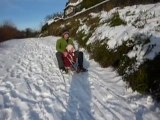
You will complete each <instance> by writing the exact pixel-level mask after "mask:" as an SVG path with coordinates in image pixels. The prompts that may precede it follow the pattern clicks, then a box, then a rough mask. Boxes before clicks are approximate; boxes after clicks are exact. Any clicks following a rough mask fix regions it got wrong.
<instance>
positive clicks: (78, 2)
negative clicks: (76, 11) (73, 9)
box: [66, 0, 83, 7]
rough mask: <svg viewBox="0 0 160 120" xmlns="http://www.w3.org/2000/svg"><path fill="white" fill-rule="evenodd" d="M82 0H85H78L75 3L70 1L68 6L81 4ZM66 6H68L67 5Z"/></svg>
mask: <svg viewBox="0 0 160 120" xmlns="http://www.w3.org/2000/svg"><path fill="white" fill-rule="evenodd" d="M81 2H83V0H77V2H75V3H71V2H70V3H69V4H68V5H67V6H77V5H79V4H80V3H81ZM67 6H66V7H67Z"/></svg>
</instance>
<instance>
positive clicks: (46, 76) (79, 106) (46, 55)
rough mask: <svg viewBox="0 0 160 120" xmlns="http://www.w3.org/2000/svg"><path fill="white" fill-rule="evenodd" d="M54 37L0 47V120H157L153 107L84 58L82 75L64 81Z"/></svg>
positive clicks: (109, 71)
mask: <svg viewBox="0 0 160 120" xmlns="http://www.w3.org/2000/svg"><path fill="white" fill-rule="evenodd" d="M56 39H57V38H56V37H46V38H37V39H36V38H33V39H31V38H30V39H24V40H12V41H8V42H4V43H2V44H0V120H143V119H144V120H151V119H152V120H159V119H160V110H159V104H157V103H154V102H152V100H151V99H149V98H150V97H147V96H146V97H144V96H141V95H140V94H138V93H136V92H134V93H133V92H132V91H131V90H129V89H126V85H125V83H124V82H123V81H122V78H121V77H120V76H118V75H117V73H116V72H115V71H114V70H113V69H112V68H106V69H104V68H101V67H100V66H99V65H98V64H97V63H95V62H94V61H93V60H89V56H88V55H87V53H85V51H84V53H85V62H84V65H85V67H87V69H88V70H89V71H88V72H87V73H80V74H77V73H74V74H73V75H64V77H65V79H64V78H63V76H62V75H61V73H60V72H59V69H58V67H57V61H56V58H55V52H56V50H55V43H56Z"/></svg>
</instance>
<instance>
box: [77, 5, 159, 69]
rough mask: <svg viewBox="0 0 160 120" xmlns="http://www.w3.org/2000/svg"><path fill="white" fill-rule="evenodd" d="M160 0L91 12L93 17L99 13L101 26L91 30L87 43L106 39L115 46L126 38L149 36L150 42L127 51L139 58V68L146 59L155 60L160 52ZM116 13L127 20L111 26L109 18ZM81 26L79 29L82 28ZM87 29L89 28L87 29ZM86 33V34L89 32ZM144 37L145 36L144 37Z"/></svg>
mask: <svg viewBox="0 0 160 120" xmlns="http://www.w3.org/2000/svg"><path fill="white" fill-rule="evenodd" d="M159 11H160V3H156V4H149V5H134V6H127V7H124V8H118V7H117V8H114V9H112V10H110V11H108V12H107V11H101V12H99V13H90V15H91V18H95V17H99V18H100V23H99V26H98V27H97V28H96V29H95V30H94V31H93V32H92V35H91V37H90V38H89V40H88V41H87V45H88V44H90V43H93V42H95V41H96V40H99V41H101V40H106V41H105V43H107V49H108V50H116V48H118V47H119V46H121V45H122V44H123V43H124V42H126V41H128V40H132V41H133V42H134V43H137V41H138V40H137V39H135V38H136V37H135V36H138V35H139V36H140V37H141V36H144V37H146V39H147V38H148V39H150V42H149V43H146V44H145V43H144V44H136V45H135V46H134V47H133V49H132V50H131V51H129V53H128V54H127V56H128V57H129V58H131V59H132V58H135V59H136V63H135V66H136V69H138V67H139V66H140V65H141V64H142V63H143V62H144V61H145V60H146V59H149V60H153V59H154V58H155V57H156V56H157V55H158V54H159V53H160V12H159ZM114 13H119V16H120V18H121V19H122V20H124V21H125V22H126V23H127V24H126V25H119V26H115V27H111V26H110V25H109V23H110V19H111V18H112V16H113V14H114ZM84 25H85V23H81V26H80V27H79V29H80V30H81V31H88V29H89V28H90V26H85V27H84ZM79 29H78V31H79ZM87 33H88V32H87ZM86 35H87V34H86ZM141 39H142V40H144V38H141Z"/></svg>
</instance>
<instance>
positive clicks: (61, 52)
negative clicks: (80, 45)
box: [56, 30, 87, 73]
mask: <svg viewBox="0 0 160 120" xmlns="http://www.w3.org/2000/svg"><path fill="white" fill-rule="evenodd" d="M69 45H70V47H71V46H72V47H73V48H72V52H69V51H67V47H68V46H69ZM74 48H75V47H74V43H73V40H72V39H71V38H70V37H69V32H68V30H63V32H62V38H60V39H58V40H57V42H56V50H57V52H56V57H57V61H58V66H59V69H60V70H61V71H62V73H68V70H67V68H71V65H73V63H72V62H77V68H76V72H77V73H79V72H86V71H87V70H86V69H85V68H84V67H83V52H81V51H75V49H74ZM71 53H72V55H71ZM73 56H74V57H73ZM70 57H72V59H73V60H74V61H72V62H71V61H70V60H71V58H70ZM72 67H73V66H72Z"/></svg>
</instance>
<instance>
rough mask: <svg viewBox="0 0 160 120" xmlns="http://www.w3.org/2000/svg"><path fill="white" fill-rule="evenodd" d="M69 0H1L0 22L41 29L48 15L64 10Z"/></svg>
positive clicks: (19, 27) (23, 27)
mask: <svg viewBox="0 0 160 120" xmlns="http://www.w3.org/2000/svg"><path fill="white" fill-rule="evenodd" d="M67 1H68V0H0V23H3V22H4V21H6V20H7V21H11V22H12V23H14V24H15V25H16V26H17V28H18V29H21V30H22V29H25V28H28V27H29V28H33V29H39V28H40V26H41V24H42V22H43V21H44V18H45V17H46V16H47V15H50V14H53V13H56V12H62V11H63V9H64V7H65V4H66V2H67Z"/></svg>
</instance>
